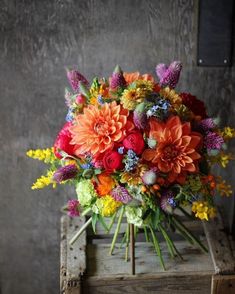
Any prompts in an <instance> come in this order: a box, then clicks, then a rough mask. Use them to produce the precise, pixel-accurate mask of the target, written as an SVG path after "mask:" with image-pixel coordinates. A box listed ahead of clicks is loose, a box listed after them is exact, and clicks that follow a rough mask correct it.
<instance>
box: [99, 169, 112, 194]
mask: <svg viewBox="0 0 235 294" xmlns="http://www.w3.org/2000/svg"><path fill="white" fill-rule="evenodd" d="M97 178H98V181H99V183H97V187H96V190H97V192H98V194H99V196H105V195H107V194H109V192H110V191H111V190H112V189H113V188H114V187H115V181H114V179H113V178H111V177H110V175H109V174H107V173H101V174H99V175H98V176H97Z"/></svg>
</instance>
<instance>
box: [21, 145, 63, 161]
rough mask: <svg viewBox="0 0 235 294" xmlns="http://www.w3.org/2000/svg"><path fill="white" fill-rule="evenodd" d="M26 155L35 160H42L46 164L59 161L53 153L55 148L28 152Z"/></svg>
mask: <svg viewBox="0 0 235 294" xmlns="http://www.w3.org/2000/svg"><path fill="white" fill-rule="evenodd" d="M26 155H27V156H28V157H31V158H33V159H38V160H41V161H43V162H45V163H54V162H55V160H56V159H57V158H56V156H55V154H54V152H53V147H51V148H46V149H36V150H28V151H27V153H26Z"/></svg>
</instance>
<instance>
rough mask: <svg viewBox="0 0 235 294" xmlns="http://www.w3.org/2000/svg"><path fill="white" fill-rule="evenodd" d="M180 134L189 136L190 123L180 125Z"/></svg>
mask: <svg viewBox="0 0 235 294" xmlns="http://www.w3.org/2000/svg"><path fill="white" fill-rule="evenodd" d="M182 132H183V135H189V134H190V133H191V126H190V123H188V122H187V123H184V124H183V125H182Z"/></svg>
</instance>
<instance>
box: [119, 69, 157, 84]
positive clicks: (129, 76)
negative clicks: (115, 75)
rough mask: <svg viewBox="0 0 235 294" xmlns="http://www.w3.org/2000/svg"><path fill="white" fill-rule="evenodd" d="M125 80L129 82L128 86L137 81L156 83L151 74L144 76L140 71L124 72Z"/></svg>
mask: <svg viewBox="0 0 235 294" xmlns="http://www.w3.org/2000/svg"><path fill="white" fill-rule="evenodd" d="M123 75H124V78H125V80H126V82H127V84H131V83H132V82H134V81H136V80H145V81H151V82H154V78H153V76H151V75H150V74H144V75H141V74H140V73H139V72H138V71H136V72H124V74H123Z"/></svg>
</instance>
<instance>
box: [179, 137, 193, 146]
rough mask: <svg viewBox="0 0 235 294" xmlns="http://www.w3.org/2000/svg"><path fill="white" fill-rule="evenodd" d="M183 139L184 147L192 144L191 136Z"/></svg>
mask: <svg viewBox="0 0 235 294" xmlns="http://www.w3.org/2000/svg"><path fill="white" fill-rule="evenodd" d="M181 139H182V145H183V146H185V147H186V146H188V145H189V143H190V142H191V137H189V136H183V137H182V138H181Z"/></svg>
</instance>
